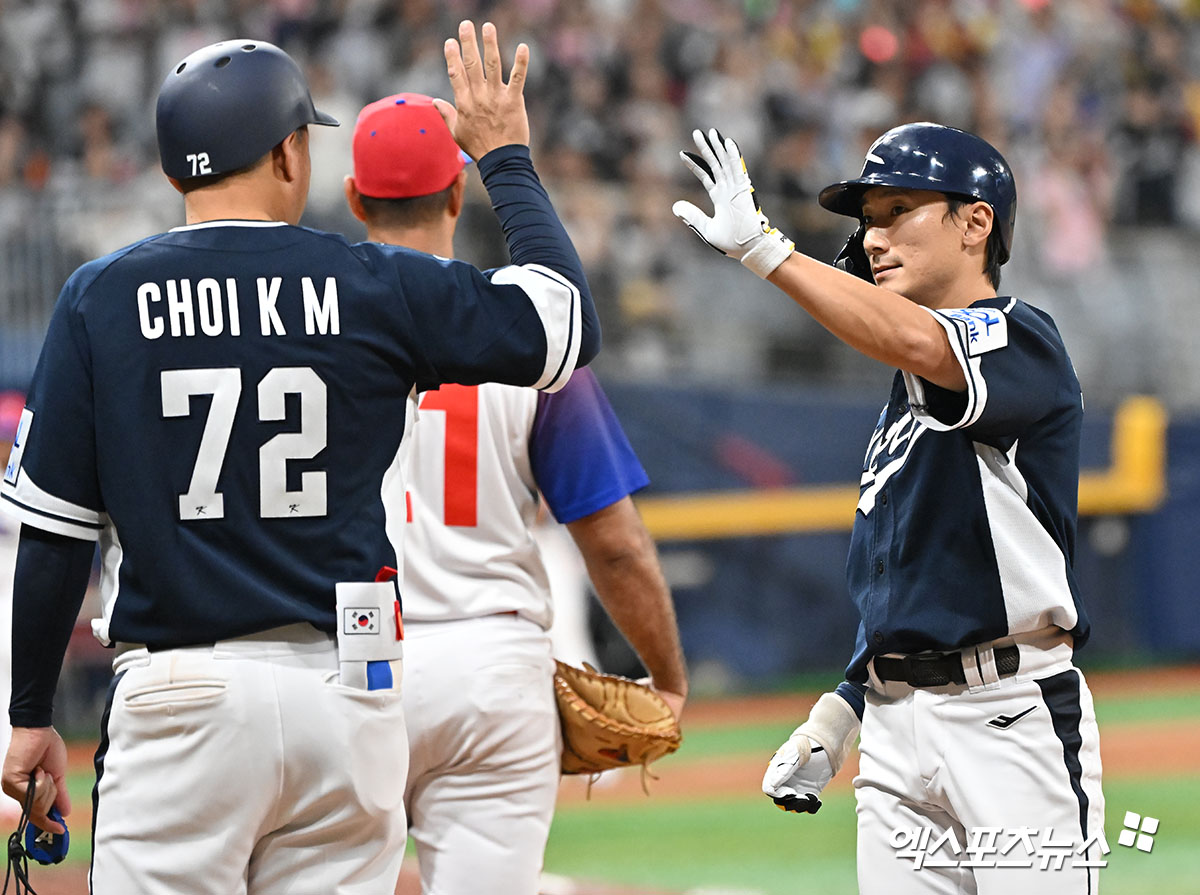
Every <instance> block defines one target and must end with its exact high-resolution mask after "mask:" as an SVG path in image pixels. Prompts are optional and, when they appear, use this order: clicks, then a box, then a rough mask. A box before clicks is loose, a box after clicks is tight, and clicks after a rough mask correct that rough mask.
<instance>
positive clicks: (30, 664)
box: [8, 525, 96, 727]
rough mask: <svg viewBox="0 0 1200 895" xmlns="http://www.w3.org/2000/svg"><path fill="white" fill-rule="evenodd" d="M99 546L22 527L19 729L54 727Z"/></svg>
mask: <svg viewBox="0 0 1200 895" xmlns="http://www.w3.org/2000/svg"><path fill="white" fill-rule="evenodd" d="M95 550H96V548H95V545H93V544H92V543H91V542H90V541H81V540H77V539H75V538H70V537H63V536H62V535H56V534H51V533H50V532H46V531H42V530H40V529H37V528H30V527H29V526H27V525H22V526H21V537H20V543H19V544H18V547H17V568H16V573H15V574H14V576H13V610H12V615H13V620H12V697H11V699H10V700H9V703H8V719H9V721H10V722H11V723H12V725H13V727H48V726H49V725H50V723H51V715H52V712H53V706H54V690H55V688H56V687H57V686H58V675H59V672H60V671H61V670H62V662H63V656H64V655H65V654H66V651H67V643H68V642H69V641H70V639H71V630H72V629H73V628H74V626H75V617H76V616H77V615H78V614H79V607H80V605H81V604H82V603H83V596H84V593H85V592H86V591H87V584H88V577H89V576H90V575H91V571H92V554H93V553H95Z"/></svg>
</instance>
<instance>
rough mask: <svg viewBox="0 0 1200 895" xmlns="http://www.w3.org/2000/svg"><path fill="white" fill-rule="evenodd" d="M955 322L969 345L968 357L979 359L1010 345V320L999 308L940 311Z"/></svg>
mask: <svg viewBox="0 0 1200 895" xmlns="http://www.w3.org/2000/svg"><path fill="white" fill-rule="evenodd" d="M938 313H939V314H941V315H942V316H943V317H946V318H948V319H949V320H953V321H954V323H955V325H956V326H957V327H958V328H959V331H960V332H961V333H962V335H963V336H964V340H965V341H966V343H967V356H968V357H978V356H979V355H981V354H987V353H988V352H989V351H995V350H996V349H997V348H1003V347H1004V346H1005V345H1007V344H1008V318H1007V317H1005V316H1004V312H1003V311H1001V310H999V309H998V308H955V309H953V310H949V311H939V312H938Z"/></svg>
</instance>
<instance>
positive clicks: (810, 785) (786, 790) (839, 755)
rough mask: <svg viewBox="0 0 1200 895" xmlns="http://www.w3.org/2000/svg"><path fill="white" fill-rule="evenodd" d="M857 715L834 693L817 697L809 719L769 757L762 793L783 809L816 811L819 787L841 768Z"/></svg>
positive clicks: (819, 803) (854, 733)
mask: <svg viewBox="0 0 1200 895" xmlns="http://www.w3.org/2000/svg"><path fill="white" fill-rule="evenodd" d="M859 726H860V724H859V720H858V716H857V715H856V714H855V713H854V709H852V708H851V707H850V705H849V703H847V702H846V700H844V699H842V697H840V696H838V695H837V694H836V693H826V694H825V695H823V696H822V697H821V698H820V699H818V700H817V704H816V705H814V706H813V708H812V711H811V712H810V713H809V715H808V720H807V721H805V722H804V723H803V724H801V725H800V726H799V727H797V728H796V729H795V730H794V731H793V732H792V735H791V736H790V737H788V739H787V742H785V743H784V744H783V745H782V746H780V747H779V750H778V751H777V752H776V753H775V754H774V755H773V756H771V762H770V764H768V765H767V772H766V773H765V774H764V775H763V782H762V788H763V792H764V793H766V794H767V795H769V796H770V797H771V798H772V799H773V800H774V802H775V804H776V805H778V806H779V807H780V808H781V809H783V810H784V811H795V812H796V813H797V814H816V813H817V810H818V809H819V808H820V807H821V800H820V799H819V798H818V796H819V795H820V794H821V790H823V789H824V788H825V786H826V785H827V784H828V783H829V781H830V780H832V779H833V776H834V774H836V773H837V772H838V771H840V770H841V769H842V765H843V764H844V763H845V761H846V756H847V755H848V754H849V753H850V747H851V746H852V745H854V740H855V739H856V738H857V737H858V728H859Z"/></svg>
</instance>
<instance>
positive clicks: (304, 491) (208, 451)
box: [162, 367, 328, 521]
mask: <svg viewBox="0 0 1200 895" xmlns="http://www.w3.org/2000/svg"><path fill="white" fill-rule="evenodd" d="M241 394H242V371H241V370H240V369H239V368H237V367H213V368H205V369H194V370H164V371H163V372H162V412H163V416H164V417H187V416H191V415H192V408H191V403H192V401H191V399H192V396H193V395H212V405H211V407H210V408H209V412H208V419H207V420H206V421H205V423H204V434H203V435H202V436H201V437H200V447H199V449H198V450H197V453H196V464H195V466H194V467H193V468H192V477H191V481H190V483H189V484H188V490H187V492H186V493H184V494H180V495H179V518H180V519H181V520H184V521H192V520H200V519H221V518H223V517H224V516H225V497H224V495H223V494H221V493H219V492H218V491H217V479H218V478H219V477H220V475H221V467H222V466H223V465H224V463H225V452H226V450H227V448H228V447H229V437H230V435H231V434H232V432H233V421H234V417H235V416H236V414H237V407H238V401H239V400H240V398H241ZM286 395H299V396H300V431H299V432H281V433H279V434H278V435H276V436H275V437H274V438H271V439H270V440H269V441H267V442H266V444H264V445H263V446H262V447H261V448H259V451H258V473H259V516H260V517H262V518H264V519H282V518H291V517H296V516H324V515H325V508H326V483H325V473H324V471H320V470H316V471H309V472H304V473H302V474H301V476H300V483H301V484H300V490H298V491H289V490H288V488H287V462H288V461H289V460H311V459H312V458H313V457H315V456H316V455H317V454H319V453H320V452H321V451H323V450H324V449H325V445H326V439H327V429H328V414H327V398H326V389H325V383H324V381H323V380H322V379H321V377H320V376H318V375H317V374H316V372H315V371H314V370H313V369H312V368H311V367H275V368H274V369H272V370H271V371H270V372H268V373H267V375H266V376H264V377H263V378H262V381H261V382H259V383H258V418H259V420H261V421H263V422H271V421H276V420H283V419H286V416H287V413H286V410H285V396H286Z"/></svg>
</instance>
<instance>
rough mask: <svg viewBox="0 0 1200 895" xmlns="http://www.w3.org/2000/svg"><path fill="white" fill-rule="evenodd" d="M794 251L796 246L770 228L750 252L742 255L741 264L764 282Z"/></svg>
mask: <svg viewBox="0 0 1200 895" xmlns="http://www.w3.org/2000/svg"><path fill="white" fill-rule="evenodd" d="M795 250H796V244H795V243H794V242H792V241H791V240H790V239H788V238H787V237H786V236H784V235H783V234H782V233H780V232H779V231H778V230H776V229H775V228H774V227H772V228H771V229H770V230H769V231H767V233H765V234H763V238H762V239H760V240H759V241H758V242H756V243H755V244H754V247H753V248H752V249H750V251H748V252H747V253H746V254H744V255H742V264H744V265H746V267H748V268H750V270H752V271H754V272H755V273H756V274H758V275H759V276H760V277H762V278H763V279H764V280H765V279H766V278H767V277H769V276H770V275H771V274H772V273H774V272H775V268H777V267H778V266H779V265H780V264H782V263H783V262H784V261H786V260H787V259H788V258H789V257H790V256H791V254H792V252H794V251H795Z"/></svg>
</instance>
